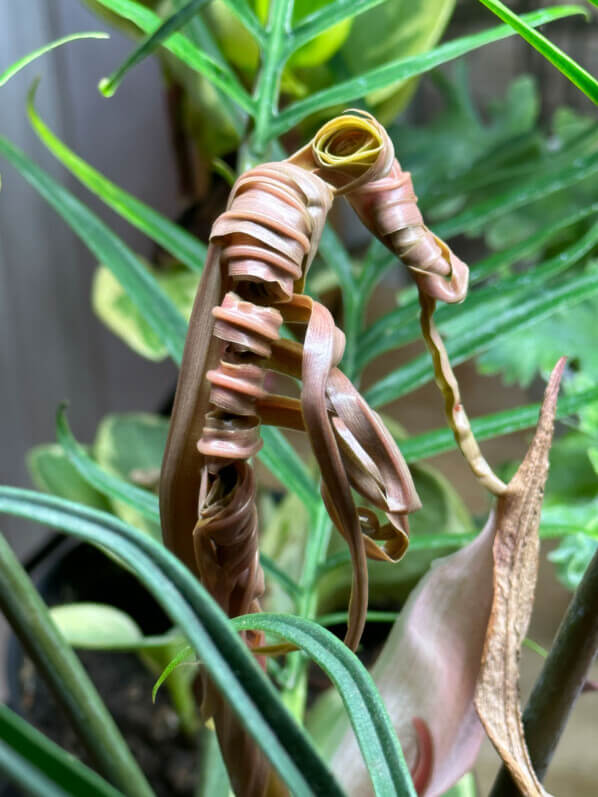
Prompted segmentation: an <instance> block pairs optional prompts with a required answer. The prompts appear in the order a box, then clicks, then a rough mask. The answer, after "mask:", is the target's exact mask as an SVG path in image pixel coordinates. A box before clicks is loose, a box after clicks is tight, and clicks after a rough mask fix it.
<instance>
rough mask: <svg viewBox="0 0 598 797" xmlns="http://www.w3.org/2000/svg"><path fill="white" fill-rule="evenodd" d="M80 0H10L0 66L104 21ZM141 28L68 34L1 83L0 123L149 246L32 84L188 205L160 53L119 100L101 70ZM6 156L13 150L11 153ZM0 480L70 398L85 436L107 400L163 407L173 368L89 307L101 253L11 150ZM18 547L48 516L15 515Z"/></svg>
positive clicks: (97, 151) (69, 124)
mask: <svg viewBox="0 0 598 797" xmlns="http://www.w3.org/2000/svg"><path fill="white" fill-rule="evenodd" d="M106 27H107V26H106V25H105V24H104V23H102V22H100V21H98V19H97V18H95V17H94V16H93V15H92V14H91V13H90V12H89V11H87V10H86V9H85V8H83V7H81V5H80V4H79V3H78V2H77V0H52V1H51V2H47V0H22V1H21V2H2V3H0V72H1V71H3V69H4V68H5V67H6V66H7V65H8V64H11V63H12V62H13V61H15V60H16V59H17V58H19V57H20V56H21V55H23V54H25V53H27V52H29V51H31V50H33V49H35V48H36V47H39V46H40V45H41V44H43V43H45V42H49V41H52V40H53V39H56V38H58V37H60V36H63V35H65V34H68V33H72V32H76V31H94V30H102V29H106ZM130 49H131V42H130V40H127V39H126V38H125V37H124V36H121V35H120V34H118V33H114V32H111V38H110V39H109V40H106V41H104V40H97V41H95V40H92V41H81V42H73V43H71V44H67V45H65V46H64V47H62V48H59V49H58V50H56V51H54V52H52V53H49V54H47V55H45V56H43V57H42V59H40V60H39V61H37V62H35V63H34V64H31V65H30V66H29V67H28V68H27V69H26V70H24V71H23V72H21V73H20V74H19V75H17V76H16V77H14V78H13V79H12V80H11V81H9V82H8V83H7V84H6V85H5V86H4V87H3V88H1V89H0V133H1V134H3V135H5V136H7V137H8V138H9V139H10V140H11V141H12V142H14V143H15V144H17V145H18V146H19V147H21V148H22V149H23V150H25V152H26V153H27V154H28V155H30V156H31V158H32V159H33V160H34V161H35V162H36V163H38V164H40V165H41V166H42V167H43V168H45V169H47V170H48V171H49V172H50V174H52V175H53V176H54V177H56V178H57V179H59V180H60V181H61V182H62V183H63V184H65V185H67V186H68V187H69V188H70V189H72V190H74V191H75V193H76V194H78V195H79V196H81V197H83V198H84V199H85V201H86V202H88V203H89V204H90V205H91V207H92V208H93V209H94V210H97V211H98V212H99V214H100V215H101V216H102V217H103V218H104V219H105V220H106V221H107V222H108V223H109V224H110V225H111V227H112V228H113V229H114V230H115V231H116V232H117V233H119V234H121V235H123V237H124V238H125V239H126V240H127V242H128V243H129V244H131V245H132V246H133V247H134V248H135V249H136V250H138V251H140V252H141V253H145V254H148V253H149V245H148V243H147V241H144V240H143V238H142V236H141V235H139V234H137V233H136V232H135V231H133V230H131V228H129V227H128V226H127V225H125V224H124V223H123V222H121V220H120V219H118V217H116V216H115V215H114V214H112V213H111V212H110V211H109V210H106V209H105V208H103V207H102V206H101V203H100V202H98V201H96V200H95V199H94V198H93V197H92V196H91V195H90V194H89V193H88V192H86V191H85V189H83V188H81V187H80V186H78V185H77V183H76V181H75V180H74V179H73V178H71V177H70V176H69V175H68V173H67V172H66V171H65V170H64V169H63V168H62V167H61V166H60V165H59V164H58V163H57V162H56V161H55V160H54V159H53V157H52V156H51V155H50V154H49V153H48V152H47V151H46V150H45V149H44V147H43V146H42V145H41V144H40V143H39V142H38V141H37V138H36V137H35V135H34V134H33V133H32V131H31V129H30V127H29V124H28V121H27V118H26V114H25V100H26V93H27V90H28V88H29V86H30V85H31V82H32V80H33V79H34V78H35V77H36V76H38V75H39V76H41V78H42V79H41V83H40V86H39V89H38V95H37V96H38V107H39V109H40V111H41V114H42V117H43V118H44V119H45V120H46V121H47V122H48V124H49V125H50V127H51V128H52V129H53V130H54V131H55V132H56V133H57V134H58V136H59V137H60V138H62V139H63V140H64V141H66V142H67V143H68V144H69V145H70V146H71V147H72V148H73V149H74V150H75V151H76V152H77V153H79V154H80V155H81V156H82V157H83V158H85V159H86V160H89V162H90V163H92V164H93V165H94V166H96V167H97V168H98V169H100V171H102V172H104V173H105V174H106V175H107V176H108V177H110V178H111V179H113V180H114V181H116V182H118V183H119V184H120V185H122V186H123V187H125V188H126V189H127V190H129V191H131V192H132V193H133V194H135V195H137V196H139V197H143V199H144V200H145V201H147V202H149V203H150V204H151V205H153V206H154V207H156V208H157V209H159V210H161V211H163V212H165V213H169V214H174V213H176V207H175V206H176V196H175V185H174V177H173V175H174V168H173V166H172V163H171V155H170V142H169V132H168V128H167V123H166V117H165V108H164V96H163V93H162V91H161V79H160V75H159V71H158V68H157V65H156V64H155V63H154V62H153V61H146V62H145V63H144V64H142V65H141V66H140V67H139V68H138V69H135V70H134V71H133V72H132V73H131V75H130V77H129V78H128V79H127V80H125V81H124V83H123V86H122V88H121V89H120V90H119V91H118V92H117V94H116V96H115V97H114V98H113V99H111V100H106V99H104V98H103V97H102V96H101V95H100V94H99V92H98V91H97V83H98V80H99V79H100V78H101V77H102V76H104V75H106V74H108V73H109V72H110V71H111V70H112V69H113V68H114V67H115V66H116V65H118V64H119V63H120V62H121V61H122V59H123V58H124V56H125V55H126V54H127V53H128V52H129V51H130ZM0 160H1V159H0ZM0 174H1V176H2V190H1V191H0V430H1V439H0V482H2V483H5V484H6V483H8V484H14V485H29V479H28V476H27V472H26V468H25V464H24V456H25V453H26V451H27V450H28V449H29V448H30V447H31V446H33V445H35V444H37V443H40V442H46V441H52V440H54V414H55V410H56V407H57V405H58V403H59V402H60V401H62V400H64V399H67V400H68V401H69V402H70V410H69V417H70V419H71V421H72V424H73V429H74V431H75V433H76V435H77V437H78V438H79V439H81V440H83V441H89V440H91V439H92V436H93V433H94V430H95V428H96V425H97V423H98V421H99V420H100V418H101V417H102V416H103V415H104V414H105V413H107V412H111V411H123V410H133V409H138V410H156V409H157V408H158V406H159V405H160V403H161V402H163V401H164V399H165V398H166V396H167V395H168V393H169V392H170V390H171V389H172V385H173V380H174V379H175V370H174V368H173V367H172V366H170V365H153V364H150V363H148V362H147V361H145V360H142V359H141V358H140V357H138V356H136V355H134V354H133V353H132V352H130V351H129V350H128V349H127V348H126V346H125V345H124V344H122V343H121V342H120V341H119V340H117V339H116V338H115V337H114V336H113V335H112V334H111V333H110V332H108V331H107V330H106V329H105V328H104V327H103V325H102V324H101V323H100V322H99V321H98V320H97V319H96V318H95V316H94V314H93V312H92V310H91V307H90V284H91V278H92V274H93V268H94V266H95V260H94V257H93V255H91V254H90V252H89V251H88V250H87V249H86V248H85V247H84V246H83V245H82V244H81V243H80V242H79V240H78V239H77V238H76V236H75V235H74V234H73V233H72V232H71V230H70V229H69V228H67V227H66V225H65V224H64V223H63V221H62V220H61V219H60V218H59V217H58V216H57V215H56V214H55V212H54V211H53V210H52V209H51V208H50V207H49V206H48V205H47V204H46V203H45V201H44V200H43V199H41V198H40V197H39V196H38V195H37V193H36V192H35V191H34V189H32V188H31V187H30V186H29V185H28V184H27V183H26V182H25V180H24V179H23V178H22V177H21V176H20V175H19V174H18V173H16V172H15V170H14V169H13V168H12V167H11V166H10V165H9V164H7V163H6V162H0ZM0 528H1V529H2V530H3V531H8V532H9V534H10V537H11V540H12V541H13V542H14V544H15V546H16V548H17V550H19V552H20V553H24V552H25V551H26V550H30V549H31V546H32V545H35V544H37V543H39V541H40V539H41V537H40V530H39V529H36V528H33V527H28V526H27V525H26V524H25V523H24V522H22V521H14V522H13V521H12V520H11V519H10V518H5V517H3V518H2V519H1V520H0Z"/></svg>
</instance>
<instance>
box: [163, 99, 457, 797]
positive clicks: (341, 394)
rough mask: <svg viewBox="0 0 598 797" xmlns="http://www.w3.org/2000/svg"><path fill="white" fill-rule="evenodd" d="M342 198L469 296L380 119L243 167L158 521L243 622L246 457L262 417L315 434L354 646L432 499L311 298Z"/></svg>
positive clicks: (237, 779) (207, 691)
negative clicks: (275, 384)
mask: <svg viewBox="0 0 598 797" xmlns="http://www.w3.org/2000/svg"><path fill="white" fill-rule="evenodd" d="M337 194H346V195H347V197H348V199H349V201H350V202H351V203H352V205H353V207H354V208H355V209H356V210H357V212H358V214H359V215H360V217H361V218H362V220H363V221H364V222H365V223H366V224H367V226H368V227H369V228H370V229H371V230H372V231H373V232H374V234H376V235H377V236H378V237H380V238H381V240H383V241H384V243H385V244H386V245H387V246H389V248H390V249H391V250H392V251H393V252H395V253H396V254H397V255H398V256H399V257H401V258H402V259H403V260H404V262H405V263H406V264H407V266H408V267H409V269H410V270H411V272H412V273H413V275H414V277H415V279H416V281H417V283H418V285H419V286H420V289H421V290H423V291H425V292H427V293H428V294H429V295H430V296H431V297H433V298H438V299H443V300H446V301H461V300H462V299H463V298H464V295H465V292H466V288H467V267H466V266H465V264H463V263H462V262H461V261H460V260H459V259H458V258H456V257H455V255H453V253H452V252H451V251H450V249H449V248H448V247H447V246H446V245H445V244H444V243H443V242H442V241H440V240H439V239H437V238H436V237H435V236H434V235H433V234H432V233H431V232H430V231H429V230H428V229H427V228H426V227H425V225H424V224H423V220H422V218H421V215H420V214H419V211H418V209H417V205H416V199H415V196H414V194H413V188H412V186H411V180H410V176H409V174H408V173H404V172H402V171H401V168H400V166H399V164H398V162H397V161H396V160H395V158H394V150H393V147H392V143H391V142H390V139H389V138H388V135H387V133H386V131H385V130H384V129H383V128H382V127H381V126H380V125H379V123H378V122H377V121H376V120H375V119H373V117H371V116H370V115H369V114H364V113H361V112H351V113H348V114H345V115H343V116H341V117H338V118H336V119H333V120H332V121H331V122H329V123H327V124H326V125H324V126H323V127H322V128H321V130H320V131H318V133H317V134H316V136H315V137H314V139H313V140H312V141H311V142H310V143H309V144H308V145H306V146H305V147H304V148H302V149H301V150H299V151H298V152H297V153H296V154H295V155H293V156H291V157H290V158H289V159H288V160H286V161H283V162H280V163H267V164H263V165H261V166H258V167H256V168H254V169H251V170H250V171H248V172H246V173H245V174H243V175H242V176H241V177H240V178H239V179H238V180H237V182H236V183H235V185H234V187H233V189H232V192H231V195H230V198H229V202H228V206H227V209H226V211H225V212H224V213H223V214H221V216H219V218H218V219H217V220H216V222H215V223H214V226H213V228H212V232H211V236H210V246H209V249H208V255H207V260H206V264H205V268H204V272H203V275H202V279H201V283H200V286H199V289H198V293H197V297H196V300H195V304H194V307H193V311H192V315H191V320H190V323H189V331H188V336H187V341H186V345H185V351H184V355H183V362H182V367H181V371H180V375H179V381H178V385H177V392H176V397H175V402H174V407H173V413H172V420H171V425H170V431H169V436H168V441H167V445H166V451H165V455H164V460H163V465H162V472H161V479H160V512H161V519H162V529H163V534H164V540H165V543H166V545H167V546H168V547H169V548H170V549H171V550H173V551H174V552H175V553H176V554H177V555H178V556H179V557H180V558H181V559H182V560H183V561H184V562H185V563H186V564H187V565H188V567H189V568H190V569H191V570H193V571H194V572H196V573H197V575H198V576H199V577H200V578H201V580H202V582H203V583H204V584H205V585H206V587H207V588H208V589H209V591H210V592H211V594H212V595H213V596H214V597H215V599H216V600H217V601H218V603H219V604H220V605H221V607H222V608H223V609H224V610H225V611H226V612H227V613H228V614H229V616H235V615H236V614H239V613H244V612H248V611H249V612H251V611H259V598H260V596H261V594H262V592H263V575H262V572H261V569H260V566H259V560H258V556H259V551H258V531H257V515H256V509H255V489H256V488H255V481H254V477H253V472H252V469H251V466H250V464H249V463H248V460H249V459H250V458H251V457H253V456H254V455H255V454H256V453H257V452H258V451H259V448H260V446H261V444H262V443H261V439H260V434H259V429H260V424H261V423H270V424H275V425H278V426H283V427H288V428H294V429H304V430H305V431H306V432H307V434H308V436H309V439H310V442H311V444H312V448H313V451H314V455H315V457H316V459H317V461H318V464H319V466H320V470H321V474H322V495H323V498H324V501H325V504H326V507H327V509H328V511H329V514H330V517H331V519H332V521H333V522H334V524H335V525H336V527H337V528H338V529H339V531H340V532H341V533H342V534H343V536H344V537H345V539H346V540H347V543H348V545H349V549H350V552H351V558H352V562H353V572H354V577H353V589H352V595H351V601H350V610H349V623H348V628H347V635H346V639H345V641H346V643H347V644H348V645H349V646H350V647H352V648H353V649H355V648H356V646H357V644H358V642H359V639H360V637H361V633H362V630H363V626H364V623H365V617H366V611H367V592H368V584H367V568H366V556H371V557H374V558H378V559H386V560H390V561H396V560H397V559H399V558H400V557H401V556H402V554H403V553H404V551H405V549H406V547H407V541H408V526H407V513H408V512H411V511H413V510H414V509H417V508H418V507H419V506H420V503H419V499H418V497H417V495H416V492H415V488H414V486H413V482H412V479H411V475H410V473H409V470H408V468H407V465H406V464H405V461H404V459H403V457H402V455H401V453H400V451H399V450H398V448H397V446H396V444H395V443H394V441H393V439H392V437H391V436H390V434H389V433H388V432H387V430H386V429H385V427H384V425H383V423H382V421H381V420H380V417H379V416H378V415H377V414H376V413H375V412H374V411H373V410H371V409H370V408H369V407H368V405H367V404H366V402H365V401H364V399H363V398H362V397H361V396H360V395H359V393H358V392H357V391H356V390H355V388H354V387H353V386H352V385H351V384H350V382H349V381H348V380H347V379H346V377H344V375H343V374H342V373H341V372H340V371H339V370H338V368H337V367H336V366H337V364H338V362H339V361H340V359H341V357H342V353H343V348H344V336H343V334H342V332H341V331H340V330H338V329H337V328H336V326H335V324H334V321H333V320H332V317H331V316H330V313H329V312H328V311H327V310H326V308H324V307H323V306H322V305H320V304H319V303H318V302H315V301H313V300H312V299H310V298H309V297H306V296H303V295H302V292H303V287H304V284H305V276H306V274H307V271H308V269H309V266H310V264H311V262H312V260H313V258H314V256H315V253H316V250H317V246H318V243H319V240H320V236H321V233H322V229H323V226H324V223H325V220H326V216H327V213H328V211H329V209H330V207H331V204H332V201H333V199H334V197H335V195H337ZM283 320H284V321H286V322H287V323H290V324H294V325H298V327H299V329H300V330H301V329H303V330H304V333H303V344H301V343H291V342H289V341H285V340H281V339H280V336H279V329H280V326H281V324H282V322H283ZM266 369H270V370H276V371H280V372H282V373H288V374H291V375H293V376H295V377H297V378H299V379H301V382H302V390H301V399H300V401H297V400H294V399H290V398H288V397H284V396H273V395H270V394H268V392H267V391H266V390H265V388H264V376H265V372H266ZM351 488H354V489H355V490H356V491H357V492H358V493H360V494H361V495H362V496H363V497H364V498H365V499H366V500H367V501H368V502H369V503H370V504H371V505H372V506H373V507H376V508H378V509H380V510H381V511H382V512H384V513H385V514H386V517H387V521H388V522H386V523H384V524H383V525H381V524H380V523H379V521H378V518H377V516H376V514H375V513H374V512H373V511H372V510H371V509H369V508H367V507H364V508H358V507H356V506H355V503H354V500H353V495H352V492H351ZM376 541H380V542H382V543H383V545H382V546H380V545H378V544H377V542H376ZM246 639H247V642H248V644H250V645H251V646H252V647H254V648H255V647H260V646H261V645H262V643H263V639H262V637H261V635H259V634H255V635H252V636H247V637H246ZM203 694H204V702H203V706H204V711H205V713H206V715H209V714H213V715H214V719H215V724H216V728H217V731H218V735H219V739H220V743H221V747H222V750H223V754H224V757H225V760H226V762H227V765H228V767H229V772H230V773H231V779H232V782H233V787H234V788H235V790H236V791H238V793H240V794H244V795H253V794H255V795H259V794H262V793H263V791H264V788H265V784H266V781H267V777H268V774H267V772H268V769H267V766H266V763H265V759H264V758H263V756H261V754H260V753H259V752H258V751H257V748H255V747H254V748H253V752H252V753H251V754H249V753H248V754H247V756H246V757H245V760H244V761H243V760H242V757H241V756H240V750H241V749H247V750H248V751H249V750H251V749H252V745H251V742H250V741H249V740H248V738H247V737H246V736H244V735H243V734H244V732H243V731H241V730H240V728H239V726H238V724H237V722H236V721H235V720H234V717H233V715H232V712H231V710H230V709H229V708H228V707H227V705H226V703H225V702H224V701H223V700H221V699H220V698H219V696H218V695H216V694H215V693H214V690H213V688H212V687H211V686H210V684H209V683H204V689H203ZM243 740H244V741H243ZM249 770H250V771H251V773H252V775H251V779H248V777H247V772H248V771H249Z"/></svg>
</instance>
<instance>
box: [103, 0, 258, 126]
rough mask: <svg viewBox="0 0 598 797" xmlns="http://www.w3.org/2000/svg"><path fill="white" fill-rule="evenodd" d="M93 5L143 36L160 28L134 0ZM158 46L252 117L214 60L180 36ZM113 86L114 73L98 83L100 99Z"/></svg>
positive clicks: (249, 103) (249, 105)
mask: <svg viewBox="0 0 598 797" xmlns="http://www.w3.org/2000/svg"><path fill="white" fill-rule="evenodd" d="M97 2H98V3H100V4H101V5H102V6H104V7H105V8H107V9H109V10H110V11H112V12H114V13H115V14H118V15H119V16H121V17H124V19H128V20H129V21H130V22H132V23H133V24H134V25H136V26H137V27H138V28H140V29H141V30H142V31H143V32H144V33H149V34H152V33H155V32H156V31H157V30H158V29H159V28H160V25H161V24H162V20H161V19H160V17H159V16H158V15H157V14H155V13H154V12H153V11H150V9H148V8H145V7H144V6H143V5H141V3H137V2H134V0H97ZM162 46H164V47H165V48H166V49H167V50H169V51H170V52H171V53H172V54H173V55H176V57H177V58H179V59H180V60H181V61H182V62H183V63H185V64H187V66H189V67H191V69H193V70H195V71H196V72H199V73H200V74H202V75H203V76H204V77H205V78H206V79H207V80H209V81H210V82H211V83H213V84H214V85H215V86H217V87H218V88H219V89H221V90H222V91H224V92H225V93H226V94H228V96H229V97H231V98H232V99H233V100H235V102H237V103H238V105H239V106H240V107H241V108H243V110H245V111H247V112H248V113H253V109H254V103H253V100H252V99H251V97H250V96H249V94H248V93H247V92H246V91H245V89H244V88H243V86H242V85H241V84H240V83H239V81H238V79H237V77H236V75H235V74H234V72H233V71H232V70H231V69H230V68H229V67H228V66H226V65H225V64H222V63H218V61H216V60H215V59H214V58H211V57H210V56H209V55H207V54H206V53H204V52H202V51H201V50H199V49H198V48H197V47H196V46H195V45H194V44H193V42H191V41H190V40H189V39H188V38H187V37H186V36H184V35H183V34H182V33H174V34H173V35H172V36H169V37H168V38H167V39H166V40H165V41H163V42H162ZM115 81H116V82H115ZM117 85H118V70H117V72H116V73H115V74H114V75H113V76H112V77H111V78H104V79H103V80H102V81H100V90H101V91H102V93H103V94H104V95H106V96H110V95H111V94H113V93H114V91H115V90H116V87H117Z"/></svg>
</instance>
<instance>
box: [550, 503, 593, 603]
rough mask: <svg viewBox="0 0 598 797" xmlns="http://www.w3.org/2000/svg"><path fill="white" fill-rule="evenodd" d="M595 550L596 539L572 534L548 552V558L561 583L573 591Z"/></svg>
mask: <svg viewBox="0 0 598 797" xmlns="http://www.w3.org/2000/svg"><path fill="white" fill-rule="evenodd" d="M595 510H596V507H594V511H595ZM597 550H598V539H592V538H591V537H588V536H587V534H572V535H571V536H568V537H565V538H564V539H563V540H562V541H561V543H560V545H559V547H558V548H557V549H556V550H554V551H551V552H550V553H549V554H548V558H549V559H550V561H551V562H553V563H554V564H555V565H556V573H557V577H558V579H559V581H560V582H561V584H563V585H564V586H565V587H567V589H569V590H571V592H575V590H576V589H577V587H578V586H579V585H580V583H581V580H582V578H583V574H584V573H585V572H586V569H587V567H588V565H589V564H590V562H591V561H592V557H593V556H594V554H595V553H596V551H597Z"/></svg>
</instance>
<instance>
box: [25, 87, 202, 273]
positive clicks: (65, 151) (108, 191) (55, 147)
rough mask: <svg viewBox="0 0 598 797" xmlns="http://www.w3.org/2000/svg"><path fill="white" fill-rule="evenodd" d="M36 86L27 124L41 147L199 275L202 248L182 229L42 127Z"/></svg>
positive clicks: (124, 216)
mask: <svg viewBox="0 0 598 797" xmlns="http://www.w3.org/2000/svg"><path fill="white" fill-rule="evenodd" d="M35 92H36V84H34V85H33V87H32V89H31V91H30V93H29V97H28V101H27V113H28V115H29V121H30V122H31V125H32V127H33V129H34V130H35V132H36V133H37V135H38V137H39V138H40V140H41V141H42V142H43V144H44V145H45V146H46V147H47V148H48V149H49V150H50V152H51V153H52V154H53V155H54V156H55V157H56V158H57V159H58V160H59V161H60V162H61V163H62V164H63V165H64V166H66V168H67V169H68V170H69V171H70V172H71V174H73V175H74V176H75V177H76V178H77V179H78V180H80V181H81V182H82V183H83V185H84V186H85V187H86V188H89V190H90V191H92V192H93V193H94V194H95V195H96V196H98V197H99V198H100V199H101V200H102V202H105V203H106V204H107V205H108V207H110V208H112V210H114V211H115V212H116V213H118V214H119V216H122V218H123V219H125V220H126V221H128V222H129V224H132V225H133V227H136V228H137V229H138V230H141V232H143V233H144V234H145V235H147V236H148V237H149V238H151V239H152V240H153V241H155V242H156V243H158V244H160V246H162V247H164V249H166V251H167V252H170V254H171V255H173V257H175V258H176V259H177V260H178V261H179V262H181V263H183V264H184V265H186V266H187V267H188V268H190V269H191V270H192V271H197V272H201V271H202V269H203V263H204V260H205V257H206V251H207V249H206V247H205V246H204V244H202V243H201V241H198V240H197V238H195V237H194V236H193V235H190V234H189V233H188V232H186V230H184V229H183V228H182V227H179V226H178V225H177V224H173V222H171V221H170V220H169V219H167V218H166V217H165V216H162V214H161V213H158V212H157V211H155V210H154V209H153V208H150V207H149V206H148V205H146V204H144V203H143V202H141V201H140V200H139V199H137V198H136V197H134V196H132V195H131V194H129V193H127V192H126V191H124V190H123V189H122V188H119V187H118V186H117V185H115V184H114V183H113V182H111V181H110V180H108V178H107V177H104V175H103V174H101V173H100V172H98V171H97V170H96V169H94V168H93V167H92V166H90V165H89V164H88V163H86V162H85V161H84V160H83V159H82V158H80V157H79V156H78V155H76V154H75V153H74V152H73V151H72V150H71V149H69V148H68V147H67V146H66V144H64V143H63V142H62V141H61V140H60V139H59V138H58V137H57V136H56V135H55V134H54V133H53V132H52V131H51V130H50V128H49V127H48V126H47V125H46V124H45V122H44V121H43V119H42V118H41V117H40V116H39V114H38V113H37V111H36V109H35V104H34V101H35Z"/></svg>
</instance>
